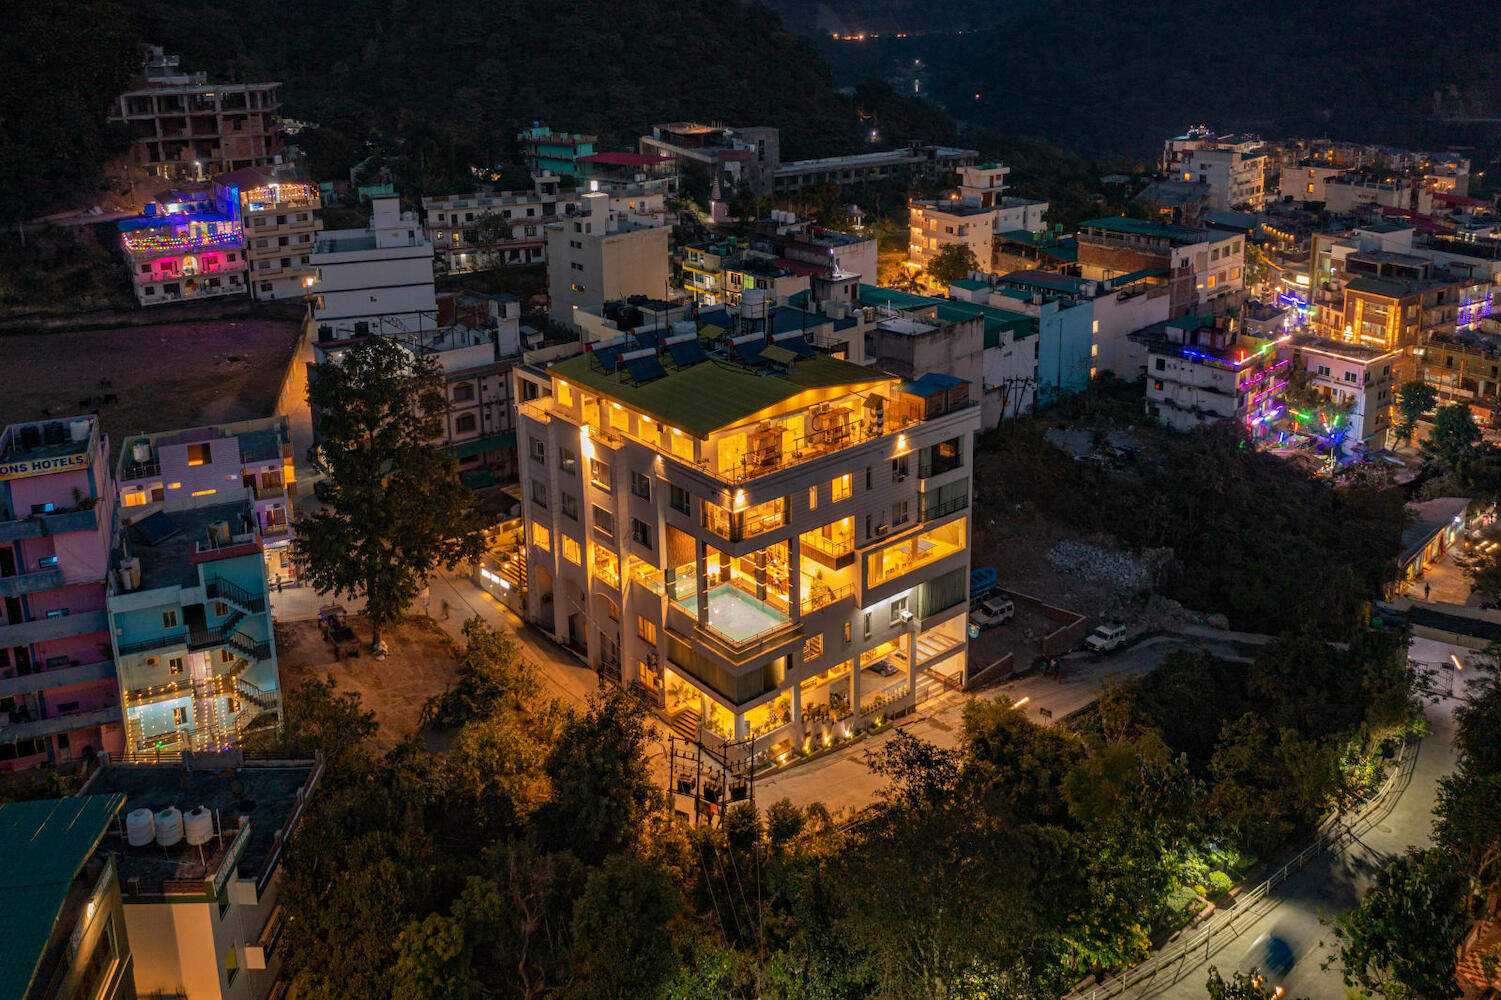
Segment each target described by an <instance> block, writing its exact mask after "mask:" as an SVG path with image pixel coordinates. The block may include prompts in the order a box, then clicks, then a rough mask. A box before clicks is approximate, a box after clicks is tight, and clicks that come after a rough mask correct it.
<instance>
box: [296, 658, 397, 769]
mask: <svg viewBox="0 0 1501 1000" xmlns="http://www.w3.org/2000/svg"><path fill="white" fill-rule="evenodd" d="M284 708H285V711H286V717H287V719H286V726H285V728H284V729H283V731H282V735H281V739H280V741H279V743H278V746H277V750H278V751H279V752H280V753H282V754H284V755H285V756H287V757H288V758H298V757H311V756H312V754H313V752H314V751H316V750H321V751H323V755H324V757H325V758H326V760H327V765H328V767H329V768H330V769H331V770H335V771H338V772H340V773H349V772H350V771H351V770H353V769H354V767H355V766H356V764H357V763H361V760H360V756H361V754H362V753H363V744H364V742H365V740H367V739H369V738H370V737H372V736H374V735H375V733H376V731H377V730H379V729H380V726H379V724H378V723H376V721H375V713H374V712H367V711H366V710H365V708H364V706H363V705H362V704H361V703H360V694H359V692H358V691H340V690H339V687H338V685H337V684H335V683H334V679H333V678H332V677H328V678H325V679H324V680H322V681H317V680H312V681H307V682H306V683H303V684H299V685H297V686H296V687H294V688H292V689H291V690H289V691H288V692H287V698H286V704H285V705H284ZM363 756H364V757H365V758H366V759H365V760H364V761H363V763H368V757H369V755H368V753H364V754H363Z"/></svg>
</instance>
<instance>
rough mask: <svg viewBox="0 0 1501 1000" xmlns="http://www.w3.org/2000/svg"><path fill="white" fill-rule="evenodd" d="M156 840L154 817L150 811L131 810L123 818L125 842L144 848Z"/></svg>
mask: <svg viewBox="0 0 1501 1000" xmlns="http://www.w3.org/2000/svg"><path fill="white" fill-rule="evenodd" d="M155 839H156V817H155V816H154V815H152V812H151V810H150V809H132V810H131V811H130V814H129V815H127V816H126V817H125V842H126V843H127V844H129V845H130V846H131V847H145V846H146V845H147V844H149V843H151V842H152V841H153V840H155Z"/></svg>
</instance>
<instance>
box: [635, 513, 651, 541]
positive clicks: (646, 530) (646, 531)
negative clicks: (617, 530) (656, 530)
mask: <svg viewBox="0 0 1501 1000" xmlns="http://www.w3.org/2000/svg"><path fill="white" fill-rule="evenodd" d="M631 541H633V542H635V543H636V544H637V545H641V546H644V547H645V548H648V549H649V548H651V527H650V526H649V525H648V524H647V523H646V522H645V521H640V520H637V519H636V518H634V517H633V518H631Z"/></svg>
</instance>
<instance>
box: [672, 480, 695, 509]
mask: <svg viewBox="0 0 1501 1000" xmlns="http://www.w3.org/2000/svg"><path fill="white" fill-rule="evenodd" d="M667 505H668V506H669V507H671V508H672V509H673V510H675V511H677V512H678V513H680V514H691V513H693V495H692V494H691V493H689V492H688V491H687V490H685V489H683V488H682V487H681V486H675V485H672V484H670V483H669V484H668V486H667Z"/></svg>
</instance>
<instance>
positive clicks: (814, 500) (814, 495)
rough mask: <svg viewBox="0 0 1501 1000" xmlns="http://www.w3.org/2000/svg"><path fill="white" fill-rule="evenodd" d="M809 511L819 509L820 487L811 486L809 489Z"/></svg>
mask: <svg viewBox="0 0 1501 1000" xmlns="http://www.w3.org/2000/svg"><path fill="white" fill-rule="evenodd" d="M808 509H809V510H817V509H818V487H817V486H809V487H808Z"/></svg>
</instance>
